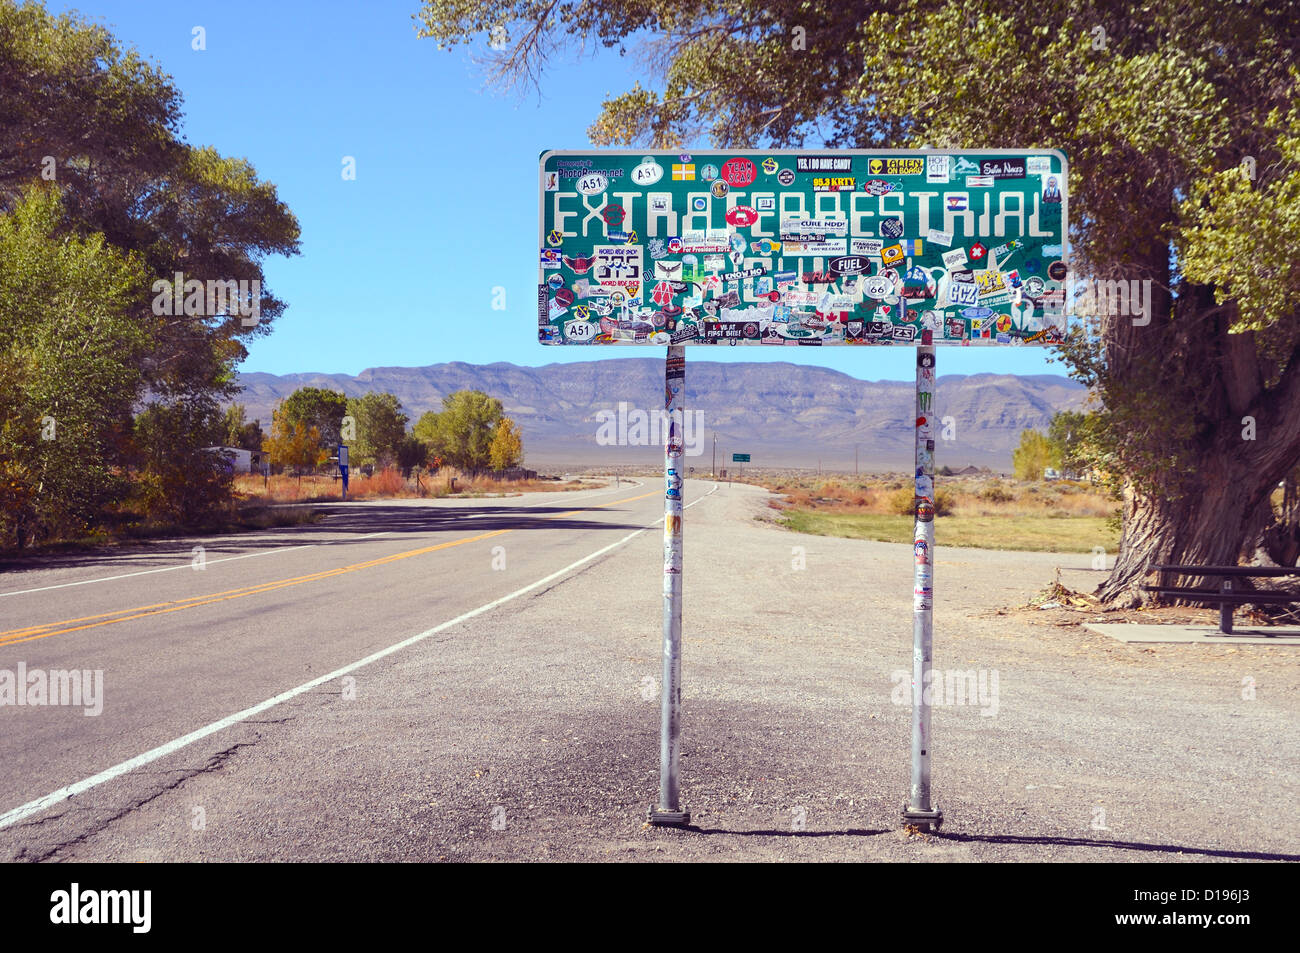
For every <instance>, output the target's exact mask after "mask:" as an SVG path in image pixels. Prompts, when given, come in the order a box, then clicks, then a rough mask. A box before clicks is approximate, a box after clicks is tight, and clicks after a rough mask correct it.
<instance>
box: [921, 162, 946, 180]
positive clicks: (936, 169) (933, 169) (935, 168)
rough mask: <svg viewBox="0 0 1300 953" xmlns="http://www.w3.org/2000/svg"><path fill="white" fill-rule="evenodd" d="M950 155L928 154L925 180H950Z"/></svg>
mask: <svg viewBox="0 0 1300 953" xmlns="http://www.w3.org/2000/svg"><path fill="white" fill-rule="evenodd" d="M948 158H949V157H948V156H926V159H925V181H926V182H940V183H945V184H946V183H947V182H948Z"/></svg>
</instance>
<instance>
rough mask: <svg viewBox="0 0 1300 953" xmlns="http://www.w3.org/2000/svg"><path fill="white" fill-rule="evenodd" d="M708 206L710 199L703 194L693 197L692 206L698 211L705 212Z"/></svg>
mask: <svg viewBox="0 0 1300 953" xmlns="http://www.w3.org/2000/svg"><path fill="white" fill-rule="evenodd" d="M708 207H709V200H708V199H706V198H704V197H703V196H700V195H697V196H696V197H695V198H693V199H691V208H692V209H694V210H695V211H697V212H703V211H704V210H705V209H706V208H708Z"/></svg>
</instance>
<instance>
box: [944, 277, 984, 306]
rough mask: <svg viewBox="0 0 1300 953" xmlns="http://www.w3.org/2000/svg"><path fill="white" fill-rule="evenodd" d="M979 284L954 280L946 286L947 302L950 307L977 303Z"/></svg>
mask: <svg viewBox="0 0 1300 953" xmlns="http://www.w3.org/2000/svg"><path fill="white" fill-rule="evenodd" d="M979 294H980V289H979V285H975V284H966V283H964V282H955V283H953V284H950V285H949V286H948V304H949V305H950V306H952V307H962V306H973V305H977V304H979Z"/></svg>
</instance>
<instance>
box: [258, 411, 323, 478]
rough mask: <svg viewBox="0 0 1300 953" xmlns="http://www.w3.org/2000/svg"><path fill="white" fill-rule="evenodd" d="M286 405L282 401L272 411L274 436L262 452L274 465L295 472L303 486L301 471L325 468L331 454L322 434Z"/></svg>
mask: <svg viewBox="0 0 1300 953" xmlns="http://www.w3.org/2000/svg"><path fill="white" fill-rule="evenodd" d="M286 403H287V402H284V401H282V402H281V403H280V404H279V405H277V406H276V408H275V409H274V410H273V411H271V435H270V436H269V437H267V438H266V442H265V443H264V444H263V445H262V449H263V450H265V451H266V452H267V454H268V455H269V456H270V458H271V462H272V463H275V464H279V465H281V466H288V467H293V468H294V469H296V470H297V471H298V483H299V485H301V484H302V471H303V470H304V469H305V468H308V467H318V466H320V465H321V464H323V463H324V462H325V461H326V460H328V459H329V451H328V450H327V449H325V448H324V447H323V446H322V445H321V438H320V431H319V430H317V429H316V428H315V427H314V426H309V425H308V424H307V423H305V422H304V421H303V420H302V419H301V418H299V417H295V416H294V415H293V414H291V413H289V411H288V409H287V407H286Z"/></svg>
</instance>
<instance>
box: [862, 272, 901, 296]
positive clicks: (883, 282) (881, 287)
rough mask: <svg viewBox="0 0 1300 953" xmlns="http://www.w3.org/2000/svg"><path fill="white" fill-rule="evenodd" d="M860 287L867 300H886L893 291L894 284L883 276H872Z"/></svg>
mask: <svg viewBox="0 0 1300 953" xmlns="http://www.w3.org/2000/svg"><path fill="white" fill-rule="evenodd" d="M862 287H863V290H864V291H865V292H866V293H867V297H868V298H886V297H888V296H889V295H890V294H892V293H893V291H894V283H893V282H892V281H890V280H889V279H888V278H886V277H885V276H884V275H872V276H871V277H870V278H868V279H867V280H866V282H865V283H864V284H863V286H862Z"/></svg>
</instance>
